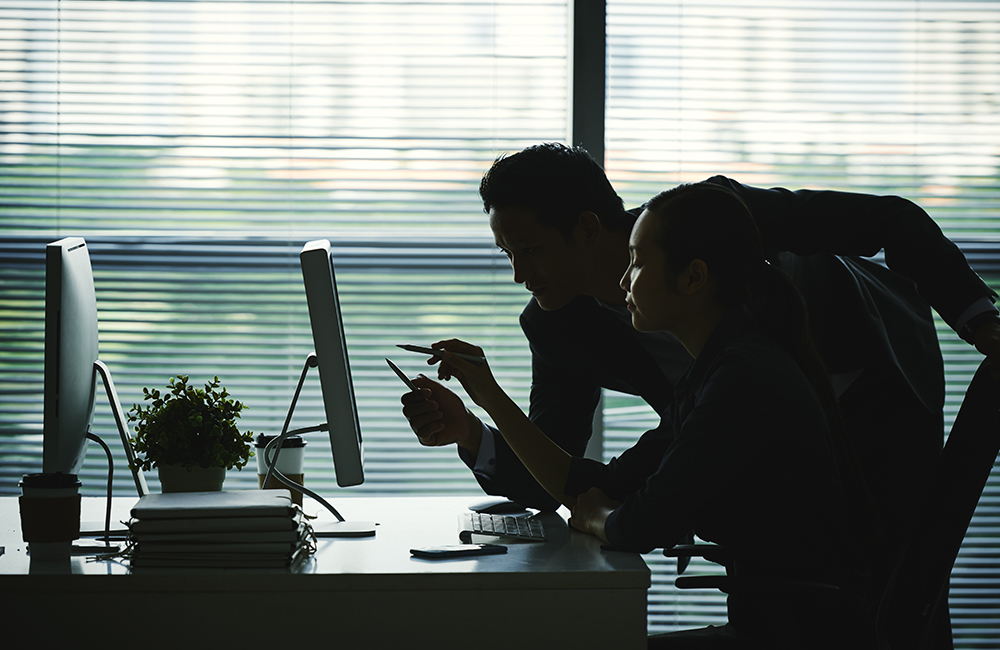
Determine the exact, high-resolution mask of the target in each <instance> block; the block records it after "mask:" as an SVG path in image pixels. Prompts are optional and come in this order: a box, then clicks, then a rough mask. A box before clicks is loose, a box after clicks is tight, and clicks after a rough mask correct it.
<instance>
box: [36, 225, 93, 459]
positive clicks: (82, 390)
mask: <svg viewBox="0 0 1000 650" xmlns="http://www.w3.org/2000/svg"><path fill="white" fill-rule="evenodd" d="M95 361H97V296H96V294H95V293H94V276H93V274H92V272H91V268H90V255H89V254H88V253H87V244H86V242H84V240H83V239H82V238H80V237H67V238H65V239H60V240H59V241H57V242H53V243H51V244H49V245H48V246H46V247H45V396H44V400H45V404H44V407H43V411H44V422H43V426H42V432H43V443H42V471H43V472H45V473H56V472H61V473H63V474H78V473H79V471H80V468H81V467H82V466H83V459H84V456H85V455H86V453H87V433H88V432H89V431H90V425H91V422H92V420H93V418H94V395H95V388H96V386H95V378H94V362H95Z"/></svg>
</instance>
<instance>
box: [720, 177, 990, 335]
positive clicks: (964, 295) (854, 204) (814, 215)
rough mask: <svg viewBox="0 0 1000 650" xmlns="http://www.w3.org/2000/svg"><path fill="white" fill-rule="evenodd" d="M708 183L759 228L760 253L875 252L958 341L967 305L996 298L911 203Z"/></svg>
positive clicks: (868, 254)
mask: <svg viewBox="0 0 1000 650" xmlns="http://www.w3.org/2000/svg"><path fill="white" fill-rule="evenodd" d="M710 180H711V182H714V183H718V184H720V185H724V186H726V187H729V188H731V189H733V190H734V191H736V192H737V193H738V194H739V195H740V196H741V197H743V199H744V200H746V202H747V204H748V205H749V206H750V209H751V210H752V212H753V214H754V217H755V219H756V220H757V222H758V224H759V226H760V230H761V236H762V238H763V241H764V246H765V249H766V250H765V253H768V254H771V253H774V252H778V251H789V252H792V253H795V254H797V255H811V254H814V253H833V254H835V255H855V256H864V257H871V256H872V255H875V254H876V253H878V252H879V251H880V250H883V251H885V263H886V266H888V267H889V268H890V269H891V270H892V271H894V272H895V273H898V274H899V275H901V276H903V277H905V278H907V279H909V280H910V281H912V282H913V283H914V284H915V285H916V287H917V290H918V291H919V292H920V295H921V296H923V298H924V300H926V301H927V302H928V303H929V304H930V305H931V306H932V307H933V308H934V309H935V310H936V311H937V312H938V313H939V314H940V315H941V317H942V318H943V319H944V320H945V322H947V323H948V324H949V325H950V326H951V327H952V328H953V329H955V330H956V331H959V332H960V333H961V328H962V325H963V323H962V322H960V319H961V317H962V316H963V314H964V313H965V312H966V310H967V309H968V308H969V306H970V305H972V304H973V303H976V302H977V301H979V300H981V299H983V298H984V297H985V298H989V299H990V300H992V299H995V298H996V294H995V293H994V292H993V291H992V290H991V289H990V288H989V287H988V286H986V283H985V282H983V281H982V279H981V278H980V277H979V276H978V275H977V274H976V273H975V272H974V271H973V270H972V268H971V267H969V264H968V262H967V261H966V259H965V256H964V255H963V254H962V252H961V250H959V248H958V246H956V245H955V244H954V243H953V242H952V241H950V240H949V239H948V238H947V237H945V236H944V234H943V233H942V232H941V229H940V228H939V227H938V225H937V224H936V223H935V222H934V220H933V219H931V217H930V216H929V215H928V214H927V213H926V212H925V211H924V210H923V209H922V208H920V206H918V205H916V204H915V203H913V202H912V201H908V200H906V199H902V198H899V197H895V196H873V195H867V194H855V193H851V192H834V191H813V190H799V191H796V192H792V191H789V190H786V189H782V188H773V189H761V188H755V187H749V186H746V185H741V184H740V183H737V182H736V181H734V180H732V179H729V178H725V177H723V176H716V177H713V178H712V179H710ZM963 338H965V337H963ZM966 340H969V339H966ZM969 342H970V343H971V342H972V341H971V340H969Z"/></svg>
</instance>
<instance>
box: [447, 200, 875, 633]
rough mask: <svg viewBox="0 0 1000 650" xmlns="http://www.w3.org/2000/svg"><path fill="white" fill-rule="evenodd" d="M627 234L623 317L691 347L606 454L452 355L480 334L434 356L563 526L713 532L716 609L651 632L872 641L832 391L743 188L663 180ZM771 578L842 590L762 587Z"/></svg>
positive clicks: (632, 532) (657, 533)
mask: <svg viewBox="0 0 1000 650" xmlns="http://www.w3.org/2000/svg"><path fill="white" fill-rule="evenodd" d="M629 250H630V253H631V263H630V264H629V266H628V270H627V271H626V273H625V275H624V277H623V278H622V280H621V287H622V288H623V289H624V290H625V291H626V292H627V296H626V301H627V304H628V310H629V311H630V312H631V320H632V324H633V325H634V327H635V328H636V329H637V330H639V331H647V332H648V331H661V330H665V331H669V332H670V333H671V334H672V335H674V336H675V337H676V338H677V339H678V340H679V341H680V343H681V344H682V345H683V346H684V349H685V350H686V351H687V352H688V353H689V354H690V355H691V357H692V358H693V359H694V362H693V364H692V365H691V366H690V368H689V369H688V370H687V371H686V373H685V374H684V375H683V376H682V377H681V379H680V380H679V381H678V382H677V384H676V393H675V399H674V402H673V404H672V405H671V406H669V407H667V409H666V411H665V414H664V416H663V418H662V420H661V423H660V426H659V427H657V428H656V429H654V430H652V431H649V432H647V433H646V434H644V435H643V436H642V437H641V438H640V439H639V441H638V442H637V443H636V444H635V445H634V446H633V447H632V448H630V449H628V450H627V451H625V452H624V453H623V454H622V455H621V456H620V457H619V458H616V459H613V460H612V461H611V462H610V463H608V464H602V463H598V462H596V461H593V460H588V459H582V458H577V457H573V456H572V455H570V454H568V453H566V451H564V450H563V449H562V448H560V447H559V446H558V445H557V444H555V443H554V442H552V441H551V440H550V439H549V438H547V437H546V436H545V434H544V433H543V432H542V431H541V430H540V429H539V428H538V427H537V426H535V424H534V423H533V422H532V421H531V420H530V419H529V418H528V417H527V416H526V415H525V414H524V413H523V412H522V411H521V410H520V408H519V407H518V406H517V405H516V404H515V403H514V402H513V401H512V400H511V399H510V398H509V397H508V396H507V395H506V393H504V391H503V389H501V388H500V387H499V385H498V384H497V383H496V380H495V379H494V378H493V375H492V373H491V371H490V369H489V365H488V364H481V365H474V364H472V363H469V362H467V361H465V360H464V359H461V358H459V357H457V356H456V355H454V354H451V353H452V352H464V353H472V354H481V353H482V351H481V350H480V349H479V348H476V347H474V346H471V345H469V344H467V343H464V342H461V341H457V340H451V341H446V342H444V343H443V344H442V347H443V349H445V350H448V352H447V353H445V355H444V361H443V362H442V364H441V372H442V373H443V374H444V375H445V377H446V378H447V377H448V376H449V375H451V376H454V377H456V378H458V379H459V381H461V383H462V385H463V387H464V388H465V389H466V391H467V393H468V394H469V396H470V397H471V398H472V399H473V401H475V402H476V403H477V404H479V405H480V406H481V407H483V408H484V409H485V410H486V412H487V413H488V414H489V415H490V417H491V418H492V419H493V422H494V423H495V424H496V425H497V429H498V430H499V432H500V433H501V434H502V436H503V438H504V440H505V441H506V442H507V444H508V445H509V446H510V448H511V449H513V450H514V452H515V453H516V454H517V456H518V458H520V459H521V461H522V462H523V464H524V465H525V466H526V467H527V468H528V470H529V471H530V472H531V474H532V475H533V476H534V477H535V479H536V480H537V481H538V482H539V484H540V485H542V486H543V487H544V488H545V489H546V491H547V492H548V493H549V494H550V495H552V497H553V498H555V499H556V500H558V501H559V502H560V503H562V504H563V505H566V506H567V507H569V508H570V509H571V510H572V518H571V519H570V524H571V525H572V526H573V527H574V528H577V529H580V530H582V531H584V532H588V533H591V534H593V535H596V536H597V537H599V538H601V539H602V540H603V541H604V542H605V543H608V544H611V545H613V546H614V547H615V548H617V549H622V550H628V551H636V552H642V553H644V552H649V551H651V550H652V549H654V548H669V547H671V546H673V545H674V544H676V543H679V542H681V541H682V540H683V539H684V538H685V536H686V534H687V532H688V531H689V530H691V529H693V530H694V531H695V532H696V533H697V534H698V535H699V536H700V537H701V538H703V539H706V540H709V541H712V542H717V543H719V544H722V545H723V546H725V548H726V549H727V550H728V552H729V553H730V554H731V555H732V557H733V559H734V562H735V567H736V569H737V572H738V573H737V574H736V575H737V576H738V579H739V580H740V585H741V586H740V589H739V591H737V592H734V593H733V594H732V595H731V596H730V599H729V624H728V625H727V626H725V627H724V628H707V629H706V630H703V631H694V632H682V633H676V634H668V635H661V636H659V637H656V639H655V642H654V643H655V644H656V645H657V646H658V647H672V644H673V643H676V642H678V641H682V640H684V639H687V638H689V637H690V636H691V635H692V634H694V635H698V636H699V637H703V636H704V637H707V638H706V639H705V641H708V640H710V639H711V640H715V641H718V642H720V643H722V644H723V645H722V646H721V647H741V648H744V647H745V648H758V647H759V648H763V647H767V648H788V649H792V648H796V649H798V648H807V647H808V648H838V649H841V648H867V647H871V645H872V643H871V642H872V641H873V640H874V638H873V635H872V634H871V624H870V620H869V618H868V614H867V609H866V607H865V605H864V604H863V602H862V601H863V593H864V590H863V579H862V577H861V576H862V571H861V570H860V568H859V563H858V562H857V558H852V557H851V555H850V554H851V553H852V551H853V550H854V549H856V548H857V547H856V545H855V544H852V543H851V541H852V538H853V533H854V530H855V524H854V523H853V522H852V514H853V513H851V512H850V506H849V503H848V499H847V497H846V496H845V493H844V491H843V489H842V483H841V482H842V479H841V477H839V476H838V467H837V463H836V461H835V458H834V451H833V448H834V444H833V440H834V439H835V434H834V435H832V434H831V431H834V432H839V433H841V434H842V425H841V424H840V423H839V414H838V407H837V401H836V397H835V394H834V390H833V387H832V386H831V385H830V381H829V377H828V374H827V372H826V370H825V368H824V367H823V363H822V361H821V360H820V358H819V355H818V353H817V352H816V349H815V346H814V345H813V342H812V339H811V338H810V336H809V333H808V326H807V318H806V312H805V306H804V304H803V302H802V299H801V296H800V295H799V294H798V292H797V291H796V289H795V288H794V287H793V286H792V284H791V283H790V281H789V280H788V279H787V278H786V277H785V276H784V274H783V273H782V272H781V271H780V270H778V269H777V268H776V267H772V266H771V265H769V264H768V263H767V262H766V261H765V259H764V256H763V252H762V248H761V243H760V237H759V234H758V232H757V228H756V224H755V223H754V221H753V219H752V218H751V216H750V213H749V211H748V210H747V208H746V206H745V204H744V203H743V201H742V200H741V199H740V198H739V197H738V196H737V195H736V194H735V193H733V192H731V191H729V190H727V189H725V188H722V187H720V186H718V185H715V184H712V183H700V184H695V185H690V186H681V187H679V188H675V189H674V190H670V191H667V192H664V193H663V194H661V195H658V196H657V197H654V199H653V200H652V201H650V203H649V204H648V206H647V209H646V211H644V212H643V213H642V215H641V216H640V217H639V220H638V221H637V222H636V225H635V228H634V229H633V231H632V235H631V244H630V246H629ZM828 421H829V422H830V423H831V426H830V427H828V424H827V423H828ZM776 540H782V543H780V544H775V541H776ZM774 580H778V581H782V580H797V581H810V582H822V583H827V584H836V585H838V586H839V587H840V590H839V591H829V592H828V591H817V592H815V593H814V592H809V591H806V592H804V593H795V594H787V593H785V594H782V593H780V592H775V590H774V589H773V588H772V589H767V588H766V587H763V586H762V585H763V583H764V582H772V584H773V581H774ZM734 643H735V644H736V645H735V646H734V645H733V644H734Z"/></svg>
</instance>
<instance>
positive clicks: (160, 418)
mask: <svg viewBox="0 0 1000 650" xmlns="http://www.w3.org/2000/svg"><path fill="white" fill-rule="evenodd" d="M167 388H168V390H169V392H167V393H164V394H161V393H160V391H158V390H156V389H155V388H154V389H153V390H149V389H147V388H145V387H144V388H143V389H142V393H143V401H146V402H150V403H149V404H147V405H140V404H134V405H133V406H132V408H131V409H129V412H128V419H129V422H130V423H133V424H134V427H133V428H134V430H135V437H133V438H130V439H129V441H130V442H131V444H132V449H133V451H134V452H135V456H136V460H135V463H134V464H135V466H137V467H138V468H140V469H142V470H149V469H152V468H154V467H155V468H157V472H158V473H159V477H160V486H161V489H162V491H163V492H201V491H210V490H221V489H222V482H223V481H224V480H225V478H226V470H227V469H232V468H234V467H235V468H236V469H242V468H243V467H244V466H245V465H246V464H247V462H249V460H250V457H251V456H253V455H254V452H253V451H252V450H251V443H252V441H253V432H252V431H247V432H246V433H240V431H239V429H237V427H236V420H238V419H239V417H240V412H241V411H242V410H243V409H244V408H246V406H245V405H244V404H242V403H241V402H237V401H234V400H233V399H231V398H230V396H229V392H228V391H227V390H226V389H225V387H221V388H220V386H219V378H218V377H215V379H214V380H213V381H212V382H210V383H207V384H205V388H204V390H202V389H201V388H195V387H194V386H189V385H188V377H187V376H185V375H177V377H171V378H170V382H169V383H168V385H167ZM133 469H134V468H133Z"/></svg>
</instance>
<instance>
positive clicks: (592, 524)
mask: <svg viewBox="0 0 1000 650" xmlns="http://www.w3.org/2000/svg"><path fill="white" fill-rule="evenodd" d="M620 505H621V504H620V503H618V502H617V501H615V500H614V499H612V498H611V497H609V496H608V495H607V494H605V493H604V490H602V489H600V488H590V489H589V490H587V491H586V492H584V493H583V494H581V495H580V496H578V497H577V498H576V505H575V506H573V512H572V516H571V517H570V518H569V525H570V526H572V527H573V528H576V529H577V530H579V531H582V532H584V533H590V534H591V535H596V536H597V537H599V538H600V539H601V541H603V542H604V543H605V544H609V543H610V542H608V538H607V536H606V535H605V534H604V523H605V522H606V521H607V520H608V516H609V515H610V514H611V513H612V512H614V511H615V509H616V508H618V506H620Z"/></svg>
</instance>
